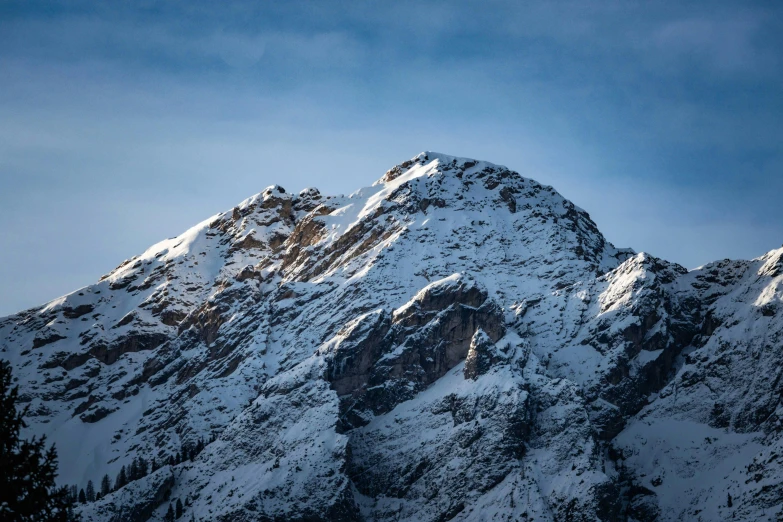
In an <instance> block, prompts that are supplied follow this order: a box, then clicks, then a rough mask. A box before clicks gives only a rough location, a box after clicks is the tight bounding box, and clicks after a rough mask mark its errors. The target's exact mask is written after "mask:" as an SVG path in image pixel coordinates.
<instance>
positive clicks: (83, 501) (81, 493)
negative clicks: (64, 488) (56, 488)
mask: <svg viewBox="0 0 783 522" xmlns="http://www.w3.org/2000/svg"><path fill="white" fill-rule="evenodd" d="M79 503H80V504H86V503H87V495H85V494H84V489H80V490H79Z"/></svg>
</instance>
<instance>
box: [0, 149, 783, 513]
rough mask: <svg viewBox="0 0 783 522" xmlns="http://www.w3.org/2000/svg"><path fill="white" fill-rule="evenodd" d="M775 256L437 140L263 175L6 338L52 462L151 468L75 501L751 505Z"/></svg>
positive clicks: (442, 506) (771, 479) (664, 508)
mask: <svg viewBox="0 0 783 522" xmlns="http://www.w3.org/2000/svg"><path fill="white" fill-rule="evenodd" d="M781 253H783V251H775V252H772V253H770V254H768V255H767V256H765V257H764V258H760V259H758V260H755V261H750V262H722V263H716V264H713V265H708V266H706V267H702V268H700V269H697V270H695V271H691V272H688V271H687V270H685V269H683V268H682V267H680V266H677V265H674V264H671V263H667V262H665V261H663V260H659V259H656V258H653V257H651V256H648V255H646V254H635V253H633V252H631V251H630V250H619V249H616V248H615V247H613V246H612V245H611V244H609V243H608V242H606V241H605V239H604V238H603V237H602V235H601V234H600V232H599V231H598V229H597V228H596V226H595V224H594V223H593V222H592V221H591V220H590V218H589V216H588V215H587V214H586V213H585V212H584V211H582V210H581V209H579V208H577V207H576V206H574V205H573V204H572V203H570V202H569V201H567V200H565V199H564V198H562V197H561V196H560V195H559V194H558V193H557V192H555V191H554V190H553V189H552V188H551V187H546V186H542V185H540V184H539V183H537V182H535V181H533V180H530V179H527V178H524V177H522V176H520V175H519V174H517V173H515V172H513V171H510V170H508V169H506V168H505V167H500V166H497V165H493V164H490V163H486V162H479V161H475V160H469V159H464V158H454V157H450V156H445V155H442V154H436V153H430V152H428V153H422V154H420V155H418V156H417V157H415V158H413V159H412V160H410V161H406V162H404V163H402V164H400V165H398V166H396V167H394V168H393V169H391V170H389V171H388V172H387V173H386V174H385V175H384V176H383V177H382V178H381V179H380V180H378V181H377V182H376V183H375V184H374V185H372V186H370V187H366V188H363V189H360V190H358V191H357V192H355V193H353V194H351V195H350V196H347V197H345V196H340V197H324V196H322V195H321V194H320V193H319V192H318V191H317V190H315V189H308V190H305V191H303V192H302V193H300V194H298V195H292V194H288V193H286V192H285V191H284V190H283V189H282V188H280V187H277V186H273V187H270V188H268V189H266V190H265V191H264V192H262V193H261V194H258V195H256V196H253V197H252V198H250V199H248V200H246V201H244V202H243V203H241V204H240V205H238V206H237V207H235V208H234V209H232V210H231V211H229V212H227V213H224V214H218V215H216V216H214V217H212V218H210V219H208V220H206V221H204V222H203V223H201V224H199V225H197V226H196V227H194V228H192V229H190V230H189V231H187V232H186V233H184V234H183V235H181V236H179V237H177V238H174V239H170V240H166V241H163V242H161V243H159V244H157V245H155V246H153V247H151V248H150V249H149V250H148V251H147V252H145V253H144V254H142V255H141V256H138V257H136V258H133V259H131V260H129V261H126V262H125V263H123V264H122V265H121V266H120V267H118V268H117V269H115V270H114V271H113V272H111V273H110V274H108V275H107V276H105V277H104V278H102V279H101V281H100V282H99V283H97V284H95V285H92V286H90V287H86V288H83V289H81V290H79V291H77V292H74V293H73V294H69V295H67V296H64V297H62V298H60V299H57V300H55V301H52V302H51V303H48V304H47V305H45V306H43V307H41V308H37V309H32V310H28V311H25V312H22V313H20V314H18V315H16V316H12V317H8V318H5V319H2V320H0V343H2V344H0V347H1V348H0V349H2V356H3V357H6V358H8V359H10V360H11V361H12V362H13V364H14V366H15V368H16V375H17V376H18V377H19V380H20V386H21V388H22V390H23V400H24V401H26V402H27V403H29V404H30V405H31V410H32V412H33V415H34V417H32V419H31V428H30V430H31V431H32V432H34V433H39V434H47V435H48V436H49V437H50V438H51V439H52V440H54V441H55V442H56V443H57V445H58V447H59V448H61V451H60V453H61V461H62V475H61V477H60V479H61V481H62V482H63V483H66V484H78V486H79V487H83V486H84V485H85V484H86V482H87V481H88V480H92V481H93V482H95V483H97V482H98V481H100V479H101V477H102V476H103V475H104V474H105V473H108V474H109V475H110V476H111V477H114V476H115V475H117V474H118V473H119V472H120V469H121V468H122V467H123V466H125V467H130V466H131V465H132V463H133V461H134V459H138V458H140V457H141V458H144V459H146V460H147V461H151V460H152V459H155V461H156V463H162V464H165V465H162V466H160V467H158V466H157V465H156V466H155V468H156V469H155V471H154V472H152V473H148V474H138V475H144V476H143V477H138V476H136V477H134V479H135V480H132V481H130V483H129V484H127V485H124V486H123V487H120V488H118V489H117V490H116V491H114V492H112V493H110V494H109V495H107V496H106V497H104V498H102V499H100V500H98V501H96V502H91V503H89V504H86V505H85V506H83V507H82V508H81V511H82V514H83V516H84V518H85V520H96V521H98V520H160V519H162V517H163V515H164V513H165V511H166V509H167V508H168V502H167V500H168V499H180V500H181V501H182V502H183V503H184V506H185V513H186V516H187V517H190V516H191V514H193V515H195V516H196V517H197V518H199V519H203V520H240V521H241V520H248V521H249V520H283V519H285V520H432V521H436V520H437V521H445V520H525V519H527V520H542V521H544V520H552V521H554V520H656V519H657V520H692V519H694V517H699V516H701V517H703V519H704V520H723V519H725V518H727V517H728V516H729V515H728V514H729V513H731V514H733V515H735V516H736V517H740V519H743V520H762V519H764V517H765V516H767V515H769V513H772V511H774V510H779V508H780V504H781V501H780V500H779V498H780V495H779V493H778V491H779V489H778V488H779V487H778V485H777V484H778V483H779V482H780V481H779V478H780V477H782V476H783V470H779V469H777V467H776V466H777V460H776V458H777V457H776V455H777V453H775V448H776V447H777V445H778V444H779V442H778V441H779V438H778V437H777V433H778V431H779V427H778V426H779V425H780V423H779V421H778V420H777V410H778V399H779V397H780V389H779V378H778V372H777V367H778V366H779V364H778V365H776V362H777V361H778V359H777V358H778V355H777V352H779V350H778V348H779V347H780V342H779V337H778V335H779V332H780V331H781V328H780V326H781V325H780V324H779V317H780V315H779V313H778V312H777V306H778V304H777V303H778V302H779V301H780V297H781V294H780V290H779V289H778V285H779V282H780V274H781V261H780V258H781ZM765 372H772V373H769V374H767V373H765ZM678 437H679V438H678ZM689 437H690V438H689ZM694 437H695V438H694ZM680 439H682V440H680ZM686 439H687V440H686ZM650 441H652V443H650ZM705 441H709V442H705ZM204 443H206V444H204ZM204 445H205V447H203V446H204ZM202 447H203V450H202ZM65 448H67V450H66V451H63V449H65ZM183 454H184V455H185V456H186V458H183V457H182V456H183ZM692 455H696V457H693V456H692ZM694 458H695V459H696V460H697V462H693V460H694ZM730 467H731V469H729V468H730ZM716 471H719V473H716ZM724 472H725V474H723V473H724ZM718 475H720V477H718ZM758 477H761V478H758ZM749 478H750V480H749V481H748V482H747V483H746V482H744V481H745V480H746V479H749ZM689 488H690V489H689ZM729 494H731V495H732V497H733V498H734V499H736V500H735V501H734V502H733V506H734V507H733V508H728V507H726V508H725V509H723V508H719V506H720V505H723V504H727V502H726V501H727V495H729ZM727 510H729V511H727ZM742 517H744V518H742Z"/></svg>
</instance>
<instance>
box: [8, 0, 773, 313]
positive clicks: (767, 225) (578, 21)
mask: <svg viewBox="0 0 783 522" xmlns="http://www.w3.org/2000/svg"><path fill="white" fill-rule="evenodd" d="M782 19H783V17H782V16H781V10H780V8H776V7H775V6H772V5H771V4H769V3H758V4H751V3H743V4H741V5H738V4H736V3H714V2H710V3H704V4H696V3H687V4H686V3H658V2H657V3H655V4H654V5H653V4H651V3H629V2H614V1H609V0H606V1H600V2H538V3H518V2H481V3H478V2H455V3H448V4H446V3H435V2H396V3H381V2H362V3H359V4H357V5H355V6H352V7H351V9H347V8H346V7H345V5H344V4H342V3H336V2H290V3H289V2H286V3H274V4H271V3H262V4H260V5H258V4H257V3H249V2H248V3H245V2H228V3H211V2H188V3H165V4H157V3H136V4H131V3H122V4H119V3H97V2H96V3H91V2H66V3H62V4H49V3H38V2H18V3H17V2H5V3H3V4H2V6H0V75H2V76H1V77H0V119H1V121H3V125H2V126H0V183H2V190H0V218H2V220H3V223H4V227H3V228H4V233H3V238H2V239H3V247H4V248H3V249H2V251H0V295H2V299H0V314H5V313H12V312H14V311H17V310H18V309H21V308H24V307H29V306H33V305H36V304H39V303H41V302H44V301H46V300H49V299H51V298H54V297H56V296H58V295H60V294H63V293H65V292H68V291H71V290H74V289H76V288H78V287H80V286H83V285H86V284H89V283H91V282H93V281H94V280H96V279H97V278H98V277H99V276H100V275H101V274H103V273H105V272H108V271H109V270H110V269H111V268H113V267H114V266H116V265H117V264H119V262H121V261H122V260H123V259H125V258H128V257H131V256H132V255H134V254H137V253H139V252H141V251H143V250H144V249H145V248H146V247H147V246H149V245H150V244H152V243H154V242H156V241H158V240H160V239H162V238H164V237H169V236H173V235H175V234H177V233H179V232H181V231H183V230H184V229H186V228H187V227H189V226H191V225H192V224H194V223H196V222H198V221H200V220H202V219H204V218H205V217H207V216H209V215H211V214H214V213H215V212H218V211H222V210H226V209H228V208H231V207H232V206H233V205H234V204H235V203H237V202H238V201H240V200H242V199H244V198H245V197H247V196H249V195H251V194H253V193H256V192H260V191H261V190H262V189H263V188H264V187H265V186H266V185H269V184H272V183H280V184H282V185H283V186H285V188H286V189H288V190H289V191H298V190H300V189H302V188H305V187H307V186H317V187H318V188H319V189H321V190H322V191H323V192H327V193H341V192H349V191H352V190H355V189H357V188H359V187H361V186H363V185H367V184H369V183H371V182H372V181H373V180H374V179H376V178H377V177H379V176H380V175H381V174H382V173H383V172H384V171H385V170H386V169H388V168H389V167H390V166H392V165H393V164H396V163H398V162H400V161H402V160H404V159H407V158H409V157H411V156H413V155H415V154H416V153H418V152H420V151H422V150H425V149H427V150H437V151H441V152H445V153H448V154H455V155H460V156H469V157H478V158H481V159H486V160H489V161H493V162H496V163H501V164H505V165H507V166H509V167H511V168H513V169H515V170H518V171H520V172H521V173H522V174H523V175H526V176H529V177H533V178H535V179H538V180H539V181H541V182H543V183H547V184H551V185H553V186H554V187H555V188H556V189H558V190H559V191H560V192H561V193H563V194H564V195H565V196H566V197H568V198H570V199H572V200H573V201H574V202H575V203H576V204H578V205H580V206H581V207H583V208H585V209H586V210H588V211H589V212H590V214H591V215H592V216H593V218H594V219H595V220H596V222H597V223H598V225H599V227H600V228H601V230H602V231H603V232H604V234H605V235H606V236H607V238H608V239H609V240H611V241H612V242H614V243H615V244H617V245H618V246H630V247H632V248H634V249H636V250H643V251H647V252H650V253H652V254H654V255H658V256H661V257H664V258H667V259H670V260H673V261H676V262H679V263H682V264H684V265H685V266H688V267H694V266H697V265H700V264H703V263H706V262H708V261H711V260H714V259H718V258H724V257H734V258H738V257H745V258H747V257H754V256H757V255H760V254H762V253H764V252H765V251H767V250H769V249H772V248H774V247H777V246H779V244H780V243H781V241H783V223H781V221H780V220H779V218H778V213H779V211H778V203H777V199H778V198H777V194H779V193H780V190H781V189H783V176H781V172H782V170H783V150H782V149H783V145H781V140H780V136H781V135H782V134H783V132H781V131H783V119H782V118H781V114H782V111H783V96H781V92H780V91H781V85H783V70H782V68H781V59H780V56H781V53H780V50H781V43H782V41H783V37H781V36H780V35H781V34H783V30H782V29H783V27H781V25H783V24H782V23H781V20H782Z"/></svg>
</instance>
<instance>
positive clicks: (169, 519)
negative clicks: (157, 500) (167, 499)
mask: <svg viewBox="0 0 783 522" xmlns="http://www.w3.org/2000/svg"><path fill="white" fill-rule="evenodd" d="M163 520H164V521H165V522H174V508H173V507H172V506H171V503H169V510H168V511H166V515H165V516H164V517H163Z"/></svg>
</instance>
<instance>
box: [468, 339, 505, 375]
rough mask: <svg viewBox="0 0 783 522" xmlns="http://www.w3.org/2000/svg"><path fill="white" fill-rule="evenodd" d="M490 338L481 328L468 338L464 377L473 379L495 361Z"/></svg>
mask: <svg viewBox="0 0 783 522" xmlns="http://www.w3.org/2000/svg"><path fill="white" fill-rule="evenodd" d="M493 346H494V344H493V342H492V339H490V338H489V336H488V335H487V334H486V333H485V332H484V330H482V329H481V328H479V329H477V330H476V333H475V334H473V338H472V339H471V340H470V348H469V349H468V355H467V357H466V359H465V372H464V373H465V378H466V379H473V380H475V379H476V378H477V377H478V376H479V375H484V374H485V373H487V372H488V371H489V369H490V368H491V367H492V364H493V363H495V362H496V360H497V358H496V357H495V355H494V354H493V353H492V352H493V349H492V348H493Z"/></svg>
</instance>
